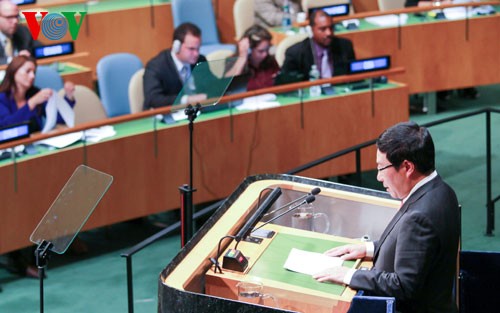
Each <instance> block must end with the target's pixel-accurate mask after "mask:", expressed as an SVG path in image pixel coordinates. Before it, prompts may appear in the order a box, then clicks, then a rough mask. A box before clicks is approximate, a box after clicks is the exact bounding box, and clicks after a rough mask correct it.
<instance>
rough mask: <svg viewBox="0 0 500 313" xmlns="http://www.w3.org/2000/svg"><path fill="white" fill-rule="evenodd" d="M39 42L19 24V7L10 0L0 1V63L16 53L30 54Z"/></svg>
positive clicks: (6, 61)
mask: <svg viewBox="0 0 500 313" xmlns="http://www.w3.org/2000/svg"><path fill="white" fill-rule="evenodd" d="M38 45H39V43H38V42H37V41H35V40H33V37H31V34H30V32H29V30H28V28H26V27H25V26H22V25H19V9H18V8H17V5H15V4H13V3H11V2H10V1H0V64H7V63H9V62H10V60H11V59H12V57H14V56H16V55H27V56H30V55H31V54H32V53H33V48H34V47H35V46H38Z"/></svg>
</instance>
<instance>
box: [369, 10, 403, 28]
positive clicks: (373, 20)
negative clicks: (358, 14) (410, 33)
mask: <svg viewBox="0 0 500 313" xmlns="http://www.w3.org/2000/svg"><path fill="white" fill-rule="evenodd" d="M365 20H366V21H367V22H368V23H370V24H374V25H377V26H381V27H396V26H398V25H400V24H401V25H405V24H406V21H407V20H408V14H406V13H402V14H399V16H398V15H396V14H388V15H380V16H369V17H367V18H365Z"/></svg>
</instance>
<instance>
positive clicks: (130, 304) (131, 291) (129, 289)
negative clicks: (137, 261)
mask: <svg viewBox="0 0 500 313" xmlns="http://www.w3.org/2000/svg"><path fill="white" fill-rule="evenodd" d="M127 297H128V299H127V300H128V312H129V313H134V286H133V283H132V256H127Z"/></svg>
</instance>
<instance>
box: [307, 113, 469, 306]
mask: <svg viewBox="0 0 500 313" xmlns="http://www.w3.org/2000/svg"><path fill="white" fill-rule="evenodd" d="M434 155H435V152H434V143H433V141H432V138H431V135H430V133H429V131H428V130H427V129H426V128H424V127H419V126H418V125H417V124H415V123H413V122H405V123H399V124H397V125H395V126H393V127H391V128H389V129H387V130H386V131H384V132H383V133H382V135H380V137H379V138H378V140H377V167H378V174H377V179H378V180H379V181H380V182H382V184H383V185H384V187H385V188H386V190H387V192H389V193H390V195H391V196H392V197H393V198H396V199H401V201H402V204H401V208H400V209H399V210H398V212H397V213H396V215H395V216H394V218H393V219H392V220H391V222H390V223H389V224H388V225H387V227H386V229H385V230H384V232H383V233H382V235H381V236H380V238H379V240H377V241H375V242H366V243H364V244H359V245H346V246H341V247H337V248H333V249H331V250H329V251H327V252H326V254H327V255H330V256H341V258H342V259H344V260H351V259H358V258H365V257H366V258H373V268H372V269H371V270H353V269H350V268H346V267H335V268H331V269H330V270H328V271H325V272H324V273H318V274H316V275H314V278H316V279H317V280H319V281H332V282H335V283H344V284H348V285H349V286H351V287H352V288H354V289H362V290H365V291H366V294H368V295H375V296H389V297H395V298H396V310H397V312H403V313H412V312H419V313H424V312H425V313H430V312H436V313H437V312H439V313H455V312H457V307H456V304H455V301H454V298H453V284H454V281H455V278H456V270H457V252H458V240H459V236H460V217H459V214H460V213H459V208H458V202H457V197H456V195H455V192H454V191H453V190H452V189H451V188H450V186H448V185H447V184H446V183H445V182H444V181H443V180H442V179H441V177H440V176H439V175H438V174H437V172H436V170H435V163H434Z"/></svg>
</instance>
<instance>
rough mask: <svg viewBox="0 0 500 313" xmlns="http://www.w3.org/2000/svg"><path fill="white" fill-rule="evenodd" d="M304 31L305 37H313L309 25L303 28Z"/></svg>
mask: <svg viewBox="0 0 500 313" xmlns="http://www.w3.org/2000/svg"><path fill="white" fill-rule="evenodd" d="M305 31H306V34H307V37H309V38H312V37H313V30H312V27H311V25H307V26H306V27H305Z"/></svg>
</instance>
